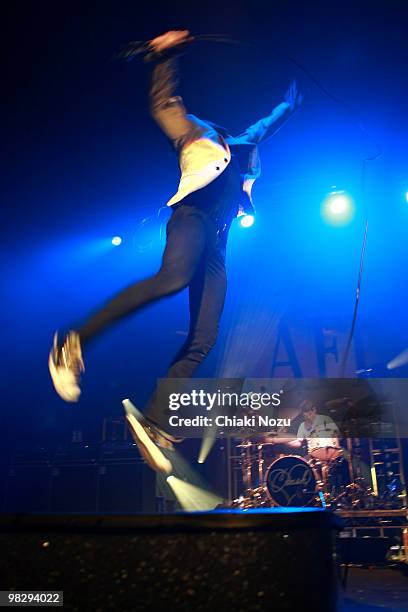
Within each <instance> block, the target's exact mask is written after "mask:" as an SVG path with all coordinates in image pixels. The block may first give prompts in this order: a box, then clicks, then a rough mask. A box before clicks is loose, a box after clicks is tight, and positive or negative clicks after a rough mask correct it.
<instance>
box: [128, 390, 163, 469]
mask: <svg viewBox="0 0 408 612" xmlns="http://www.w3.org/2000/svg"><path fill="white" fill-rule="evenodd" d="M122 404H123V407H124V409H125V411H126V420H127V422H128V425H129V429H130V432H131V434H132V437H133V439H134V441H135V442H136V444H137V448H138V449H139V452H140V454H141V455H142V457H143V458H144V459H145V461H146V463H147V464H148V465H149V466H150V467H151V468H152V469H153V470H155V471H156V472H163V473H164V474H171V472H172V470H173V466H172V464H171V463H170V461H169V460H168V459H167V457H165V456H164V454H163V453H162V451H161V450H160V448H159V445H158V444H157V441H156V440H157V433H156V432H153V431H152V426H151V425H147V424H145V422H144V421H145V419H144V417H143V414H142V413H141V412H139V410H138V409H137V408H136V407H135V406H134V405H133V404H132V402H131V401H130V400H128V399H125V400H123V402H122ZM155 438H156V440H155Z"/></svg>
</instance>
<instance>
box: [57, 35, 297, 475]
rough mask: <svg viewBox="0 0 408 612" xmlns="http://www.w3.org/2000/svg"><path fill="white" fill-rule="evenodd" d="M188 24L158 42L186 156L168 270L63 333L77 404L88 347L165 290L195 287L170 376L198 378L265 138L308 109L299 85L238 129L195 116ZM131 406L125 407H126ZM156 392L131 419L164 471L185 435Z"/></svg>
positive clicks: (64, 362)
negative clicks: (232, 233)
mask: <svg viewBox="0 0 408 612" xmlns="http://www.w3.org/2000/svg"><path fill="white" fill-rule="evenodd" d="M193 40H194V37H192V36H191V35H190V33H189V31H188V30H173V31H169V32H167V33H165V34H163V35H161V36H158V37H156V38H154V39H153V40H151V41H149V43H148V45H147V54H146V56H145V61H148V62H151V65H152V67H153V70H152V81H151V88H150V108H151V114H152V116H153V119H154V120H155V121H156V123H157V124H158V125H159V127H160V128H161V129H162V131H163V132H164V134H165V135H166V136H167V138H168V139H169V140H170V141H171V143H172V144H173V146H174V149H175V151H176V153H177V155H178V158H179V165H180V169H181V178H180V182H179V186H178V190H177V192H176V194H175V195H173V196H172V197H171V198H170V200H169V201H168V202H167V205H168V206H170V207H171V210H172V214H171V217H170V220H169V221H168V224H167V228H166V236H167V240H166V246H165V250H164V253H163V259H162V264H161V267H160V269H159V271H158V272H157V273H156V274H154V275H153V276H151V277H150V278H147V279H145V280H141V281H139V282H136V283H134V284H132V285H130V286H129V287H127V288H126V289H124V290H123V291H121V292H120V293H119V294H117V295H116V296H115V297H114V298H113V299H111V300H110V301H109V302H108V303H107V304H106V305H105V306H104V307H103V308H102V309H101V310H99V311H97V312H96V313H95V314H94V315H93V316H91V317H90V318H89V319H88V320H87V321H86V322H85V323H84V324H83V325H82V326H80V327H79V328H77V329H73V330H70V331H68V332H67V333H66V334H64V335H62V336H59V335H58V334H57V333H56V334H55V336H54V344H53V347H52V350H51V352H50V356H49V361H48V363H49V370H50V374H51V378H52V381H53V383H54V387H55V389H56V391H57V393H58V394H59V395H60V396H61V397H62V398H63V399H64V400H66V401H68V402H76V401H78V399H79V396H80V393H81V391H80V386H79V384H80V377H81V375H82V373H83V372H84V361H83V356H82V351H83V349H84V348H85V347H86V346H87V345H88V343H89V342H90V341H91V340H92V339H93V338H94V337H95V336H96V335H98V334H100V333H101V332H102V331H103V330H105V329H106V328H107V327H108V326H110V325H112V324H113V323H115V322H117V321H119V320H121V319H123V318H124V317H125V316H127V315H130V314H133V313H135V312H136V311H137V310H139V309H141V308H142V307H144V306H146V305H147V304H149V303H152V302H154V301H156V300H159V299H160V298H163V297H165V296H170V295H172V294H175V293H177V292H179V291H181V290H182V289H185V288H186V287H188V289H189V300H190V329H189V333H188V336H187V339H186V341H185V343H184V345H183V346H182V347H181V349H180V351H179V352H178V353H177V355H176V357H175V358H174V360H173V362H172V364H171V366H170V369H169V371H168V373H167V377H168V378H190V377H191V376H192V375H193V373H194V371H195V370H196V368H197V367H198V366H199V365H200V364H201V363H202V362H203V360H204V359H205V357H206V356H207V355H208V353H209V351H210V350H211V348H212V347H213V346H214V344H215V341H216V338H217V334H218V327H219V321H220V317H221V313H222V310H223V306H224V300H225V294H226V287H227V283H226V271H225V251H226V245H227V238H228V231H229V228H230V225H231V222H232V220H233V219H234V218H235V217H237V216H239V215H242V214H254V207H253V203H252V198H251V188H252V185H253V183H254V181H255V179H256V178H258V176H259V175H260V163H259V157H258V144H259V143H260V142H261V141H264V140H266V138H268V137H269V136H271V135H272V134H274V133H275V132H276V131H277V130H278V129H279V128H280V127H281V125H282V124H283V123H284V122H285V121H286V120H287V119H288V118H289V117H290V116H291V115H292V114H293V113H294V112H295V111H296V110H297V109H298V108H299V106H300V104H301V102H302V96H301V95H300V94H299V93H298V91H297V88H296V83H292V84H291V86H290V87H289V89H288V91H287V93H286V95H285V98H284V101H283V102H281V103H280V104H279V105H278V106H277V107H276V108H274V110H273V111H272V113H271V114H270V115H269V116H267V117H265V118H264V119H261V120H260V121H258V122H257V123H255V124H254V125H251V126H250V127H248V128H247V129H246V130H245V131H244V132H242V133H241V134H239V135H238V136H231V135H230V134H229V133H228V131H227V130H226V129H225V128H223V127H221V126H218V125H216V124H214V123H212V122H210V121H204V120H202V119H199V118H198V117H196V116H194V115H191V114H188V113H187V111H186V108H185V107H184V104H183V100H182V98H181V97H180V96H178V95H177V94H176V85H177V82H176V81H177V70H176V62H177V55H178V53H179V52H180V50H182V49H185V48H186V47H187V46H188V45H189V44H190V43H191V42H192V41H193ZM125 407H126V406H125ZM162 412H163V411H161V410H160V406H159V402H158V401H157V398H156V393H155V394H154V395H153V397H152V400H151V401H150V402H149V404H148V407H147V409H146V410H145V413H144V415H142V414H141V413H139V412H138V411H131V410H130V409H129V410H128V422H129V425H130V427H131V431H132V434H133V436H134V439H135V441H136V443H137V445H138V448H139V450H140V452H141V453H142V454H143V456H144V457H145V459H146V461H147V462H148V464H149V465H150V466H151V467H152V468H153V469H156V470H161V471H163V472H169V471H171V465H170V464H169V461H168V460H167V459H166V458H165V457H164V455H163V454H162V453H161V452H160V450H159V449H158V446H159V447H163V448H168V449H171V448H172V443H173V442H174V441H176V440H175V439H174V438H173V437H172V436H171V435H170V434H168V433H167V432H166V431H165V427H166V425H165V423H164V422H163V414H162Z"/></svg>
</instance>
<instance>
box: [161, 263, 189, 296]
mask: <svg viewBox="0 0 408 612" xmlns="http://www.w3.org/2000/svg"><path fill="white" fill-rule="evenodd" d="M191 278H192V274H188V273H181V274H174V272H169V271H167V270H165V269H163V268H161V269H160V270H159V271H158V272H157V274H156V281H157V283H158V285H159V286H160V288H161V289H162V291H163V293H165V294H168V293H177V292H178V291H182V290H183V289H185V288H186V287H188V285H189V284H190V281H191Z"/></svg>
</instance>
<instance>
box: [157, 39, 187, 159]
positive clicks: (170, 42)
mask: <svg viewBox="0 0 408 612" xmlns="http://www.w3.org/2000/svg"><path fill="white" fill-rule="evenodd" d="M190 40H191V38H190V37H189V32H188V31H187V30H183V31H173V32H168V33H167V34H163V35H162V36H158V37H157V38H155V39H153V40H152V41H150V46H151V47H152V49H153V51H154V53H153V54H152V56H151V59H153V61H154V63H155V65H154V68H153V74H152V80H151V86H150V111H151V114H152V117H153V119H154V120H155V121H156V123H157V124H158V125H159V127H160V128H161V129H162V130H163V132H164V133H165V134H166V136H167V137H168V138H169V139H170V140H171V141H172V143H173V144H174V146H175V147H176V148H178V147H179V146H180V144H181V143H182V142H183V140H184V138H185V136H186V135H187V134H188V133H189V132H191V130H192V129H193V128H194V124H193V123H192V122H191V121H190V120H189V119H188V118H187V114H186V109H185V106H184V104H183V99H182V98H181V97H180V96H178V95H176V93H177V85H178V72H177V58H176V57H175V56H174V55H175V53H174V50H176V49H177V48H178V47H180V45H181V44H184V43H186V42H189V41H190ZM169 52H170V53H172V55H173V56H172V57H170V56H169Z"/></svg>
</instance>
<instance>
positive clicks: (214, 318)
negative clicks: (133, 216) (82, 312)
mask: <svg viewBox="0 0 408 612" xmlns="http://www.w3.org/2000/svg"><path fill="white" fill-rule="evenodd" d="M166 235H167V240H166V247H165V250H164V253H163V259H162V264H161V267H160V270H159V271H158V272H157V273H156V274H154V275H153V276H151V277H150V278H147V279H145V280H142V281H139V282H137V283H134V284H133V285H130V286H129V287H127V288H126V289H124V290H123V291H121V292H120V293H119V294H118V295H116V296H115V297H114V298H113V299H112V300H111V301H109V302H108V303H107V304H106V305H105V306H104V307H103V308H102V309H101V310H100V311H98V312H97V313H96V314H95V315H94V316H92V317H91V318H90V319H89V320H88V321H87V322H86V323H85V324H84V325H83V326H82V327H81V328H80V329H79V330H78V332H79V335H80V338H81V342H82V343H83V344H86V343H87V342H88V341H90V340H91V339H92V338H93V337H94V336H96V335H97V334H98V333H99V332H101V331H103V330H104V329H105V328H107V327H108V326H110V325H111V324H113V323H114V322H115V321H118V320H119V319H122V318H123V317H125V316H127V315H130V314H133V313H134V312H136V311H138V310H140V309H141V308H143V307H144V306H146V305H147V304H150V303H152V302H155V301H157V300H159V299H161V298H164V297H166V296H168V295H172V294H174V293H177V292H179V291H181V290H182V289H184V288H186V287H188V288H189V300H190V329H189V333H188V336H187V339H186V341H185V343H184V344H183V346H182V347H181V349H180V350H179V352H178V353H177V355H176V357H175V358H174V360H173V362H172V364H171V366H170V369H169V370H168V373H167V377H168V378H190V377H191V376H192V374H193V373H194V371H195V370H196V368H197V367H198V366H199V365H200V363H202V362H203V361H204V359H205V358H206V356H207V355H208V353H209V351H210V350H211V348H212V347H213V346H214V344H215V341H216V338H217V335H218V327H219V320H220V317H221V313H222V310H223V306H224V301H225V294H226V288H227V278H226V271H225V240H223V239H220V237H219V235H218V233H217V226H216V223H215V222H214V221H213V219H211V217H210V216H209V215H208V214H207V213H206V212H204V211H202V210H200V209H199V208H196V207H194V206H190V205H187V204H181V205H176V208H175V209H173V211H172V215H171V217H170V219H169V221H168V223H167V228H166ZM155 398H156V393H155V394H154V395H153V397H152V399H151V400H150V402H149V404H148V408H147V411H146V413H147V416H149V418H151V419H152V420H154V421H156V422H157V423H160V422H161V424H162V426H163V425H164V426H165V419H164V420H163V414H162V411H161V410H160V407H159V406H158V403H157V401H156V399H155Z"/></svg>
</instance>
